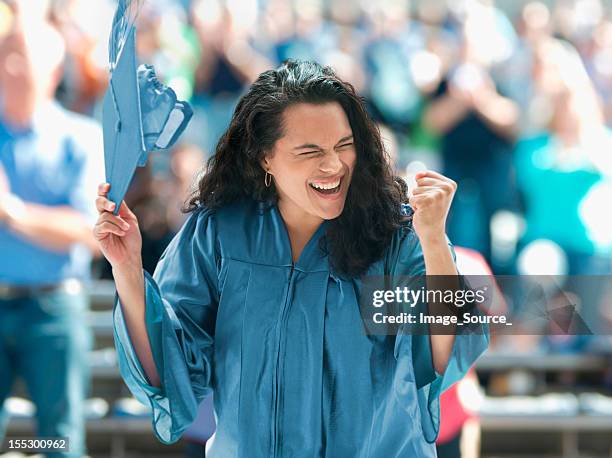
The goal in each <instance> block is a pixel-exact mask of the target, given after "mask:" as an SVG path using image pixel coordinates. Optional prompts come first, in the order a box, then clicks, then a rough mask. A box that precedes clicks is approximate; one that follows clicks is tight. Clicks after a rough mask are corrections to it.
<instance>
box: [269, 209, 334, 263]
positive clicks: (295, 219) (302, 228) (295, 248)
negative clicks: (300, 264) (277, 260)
mask: <svg viewBox="0 0 612 458" xmlns="http://www.w3.org/2000/svg"><path fill="white" fill-rule="evenodd" d="M278 209H279V211H280V214H281V217H282V218H283V221H284V222H285V226H286V227H287V232H288V234H289V241H290V242H291V254H292V257H293V262H297V260H298V259H299V258H300V254H302V250H303V249H304V247H305V246H306V244H307V243H308V241H309V240H310V239H311V238H312V236H313V235H314V233H315V232H316V231H317V229H318V228H319V226H320V225H321V224H322V223H323V219H322V218H319V217H317V216H313V215H311V214H310V213H307V212H305V211H304V210H302V209H301V208H299V207H296V206H295V205H293V204H285V203H284V202H283V201H282V200H280V201H279V203H278Z"/></svg>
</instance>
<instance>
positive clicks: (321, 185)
mask: <svg viewBox="0 0 612 458" xmlns="http://www.w3.org/2000/svg"><path fill="white" fill-rule="evenodd" d="M310 185H311V186H312V187H313V188H317V189H334V188H337V187H338V186H339V185H340V180H338V181H334V182H333V183H310Z"/></svg>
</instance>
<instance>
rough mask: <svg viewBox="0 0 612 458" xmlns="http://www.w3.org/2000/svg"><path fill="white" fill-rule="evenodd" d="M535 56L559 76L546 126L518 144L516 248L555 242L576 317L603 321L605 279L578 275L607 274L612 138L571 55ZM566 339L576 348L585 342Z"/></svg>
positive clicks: (560, 48)
mask: <svg viewBox="0 0 612 458" xmlns="http://www.w3.org/2000/svg"><path fill="white" fill-rule="evenodd" d="M538 59H539V60H541V61H543V62H542V63H541V64H540V66H541V67H546V68H549V71H550V72H552V73H553V74H555V75H557V77H558V78H559V79H558V81H557V83H558V84H557V85H556V86H555V87H556V92H554V93H552V92H551V94H550V97H551V99H552V100H551V105H552V116H551V119H550V123H549V126H548V129H547V130H546V131H543V132H540V133H539V134H537V135H531V136H528V137H525V138H523V139H521V141H520V142H519V143H518V145H517V150H516V157H515V162H516V170H517V180H518V185H519V189H520V191H521V194H522V197H523V200H524V205H525V219H526V231H525V233H524V235H523V237H522V240H521V247H524V246H526V245H528V244H530V243H531V242H535V241H538V240H542V239H545V240H549V241H551V242H554V244H556V246H558V247H559V248H560V250H561V254H562V257H563V259H564V260H565V265H566V268H565V272H559V273H560V274H567V275H569V277H568V288H569V289H570V290H572V291H574V292H575V293H576V294H577V296H578V298H580V300H581V302H582V305H581V306H580V305H579V311H580V314H581V316H582V317H583V318H585V319H587V322H588V323H598V322H600V321H601V319H602V318H603V316H602V315H600V312H601V311H602V310H601V311H600V310H599V308H598V304H599V303H600V302H601V299H602V294H603V288H604V287H605V285H604V282H584V281H581V279H580V277H576V276H581V275H607V274H610V273H611V272H612V224H611V223H610V220H609V215H608V214H606V212H605V211H603V209H604V208H607V207H608V206H609V204H610V201H611V200H612V153H611V152H612V133H611V131H610V130H609V129H608V128H607V127H606V125H605V121H604V114H603V110H602V107H601V102H600V99H599V97H598V96H597V94H596V92H595V90H594V88H593V85H592V82H591V80H590V79H589V76H588V74H587V72H586V70H585V68H584V66H583V65H582V63H581V60H580V56H579V55H578V53H577V52H576V50H575V49H574V48H573V47H572V46H571V45H569V44H568V43H564V42H561V41H549V42H547V43H545V44H543V45H542V47H541V48H540V49H539V50H538ZM543 76H544V74H536V75H535V78H542V77H543ZM571 340H572V341H573V342H574V343H573V344H572V348H573V349H574V350H578V349H580V348H582V347H581V346H582V345H583V344H584V343H586V342H587V341H588V339H586V338H578V339H571Z"/></svg>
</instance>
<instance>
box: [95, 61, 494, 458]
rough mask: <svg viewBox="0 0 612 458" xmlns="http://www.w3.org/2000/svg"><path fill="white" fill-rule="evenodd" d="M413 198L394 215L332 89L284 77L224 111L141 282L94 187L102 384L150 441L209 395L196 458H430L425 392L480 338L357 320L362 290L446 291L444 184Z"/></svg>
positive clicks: (352, 119)
mask: <svg viewBox="0 0 612 458" xmlns="http://www.w3.org/2000/svg"><path fill="white" fill-rule="evenodd" d="M417 183H418V187H417V188H416V189H415V190H414V192H413V195H412V197H411V198H410V206H408V205H407V204H406V201H407V200H408V199H407V197H406V186H405V184H403V182H401V181H399V180H396V179H394V177H393V176H392V175H391V172H390V168H389V164H388V163H387V161H386V157H385V153H384V151H383V147H382V143H381V139H380V135H379V132H378V130H377V129H376V128H375V126H374V124H373V123H372V121H371V120H370V119H369V118H368V116H367V114H366V111H365V109H364V105H363V102H362V101H361V99H360V98H359V97H358V96H357V95H356V94H355V91H354V89H353V87H352V86H351V85H350V84H347V83H345V82H342V81H340V80H339V79H338V78H337V77H336V76H335V74H334V73H333V71H332V70H331V69H329V68H327V67H321V66H319V65H317V64H315V63H311V62H295V61H288V62H286V63H285V64H283V65H282V66H281V67H279V68H278V69H276V70H270V71H266V72H264V73H262V74H261V75H260V77H259V78H258V79H257V81H255V83H254V84H253V85H252V87H251V88H250V90H249V92H248V93H247V94H246V95H245V96H244V97H243V98H242V99H241V100H240V102H239V103H238V106H237V107H236V110H235V113H234V116H233V119H232V121H231V123H230V126H229V128H228V130H227V131H226V132H225V134H224V135H223V136H222V138H221V140H220V141H219V144H218V146H217V150H216V154H215V155H214V157H213V158H212V159H211V160H210V162H209V164H208V169H207V171H206V173H205V174H204V175H203V176H202V177H201V179H200V181H199V184H198V188H197V190H196V191H195V193H194V194H193V196H192V197H191V199H190V200H189V204H188V211H189V212H190V213H191V214H190V216H189V219H188V220H187V222H186V223H185V225H184V226H183V228H182V229H181V231H180V233H179V234H178V235H177V236H176V238H175V239H174V240H173V242H172V243H171V244H170V246H169V247H168V249H167V250H166V252H165V254H164V256H163V258H162V260H161V262H160V264H159V265H158V267H157V270H156V271H155V274H154V275H153V277H150V276H149V275H148V274H147V273H146V272H143V270H142V267H141V257H140V248H141V243H140V235H139V232H138V225H137V221H136V218H135V217H134V215H133V214H132V212H131V211H130V210H129V208H128V207H127V206H126V205H125V203H122V204H121V208H120V212H119V216H114V215H113V214H112V213H111V212H112V211H113V208H114V204H113V203H111V202H110V201H108V200H107V199H106V195H107V193H108V185H106V184H103V185H101V186H100V190H99V191H100V192H99V194H100V197H99V198H98V200H97V205H98V209H99V211H100V219H99V221H98V224H97V226H96V229H95V235H96V237H97V239H98V240H99V242H100V246H101V249H102V251H103V253H104V254H105V256H106V257H107V259H108V260H109V261H110V263H111V265H112V267H113V274H114V277H115V282H116V285H117V292H118V298H119V300H118V302H117V305H116V306H115V310H114V317H115V318H114V325H115V342H116V345H117V350H118V355H119V361H120V369H121V373H122V375H123V377H124V379H125V381H126V383H127V384H128V386H129V388H130V389H131V391H132V392H133V393H134V395H135V396H136V397H137V398H138V399H140V400H141V401H142V402H144V403H150V405H151V407H152V409H153V427H154V429H155V432H156V434H157V436H158V438H159V439H160V440H161V441H162V442H164V443H171V442H174V441H176V440H177V439H178V438H179V437H180V435H181V434H182V432H183V431H184V430H185V429H186V428H187V427H188V426H189V424H190V423H191V422H192V421H193V418H194V416H195V414H196V410H197V407H198V404H199V402H200V401H201V400H202V399H203V398H204V397H205V396H206V395H207V394H209V393H211V391H212V392H214V403H215V416H216V420H217V430H216V433H215V435H214V437H213V438H212V439H211V440H210V441H209V444H208V450H207V455H206V456H210V457H266V458H267V457H275V456H277V457H281V456H283V457H284V456H292V457H296V456H300V457H302V456H303V457H313V456H326V457H334V458H336V457H400V456H402V457H404V456H405V457H428V456H435V446H434V440H435V438H436V436H437V433H438V427H439V404H438V399H439V396H440V393H441V392H442V391H443V390H444V389H445V388H446V387H448V386H450V384H452V383H453V382H455V381H457V380H458V379H459V378H461V377H462V376H463V374H464V373H465V372H466V371H467V370H468V368H469V366H470V365H471V363H472V362H473V361H474V360H475V359H476V358H477V357H478V356H479V355H480V354H481V353H482V352H483V351H484V349H485V348H486V345H487V342H488V336H487V335H486V333H485V334H483V333H475V334H471V335H462V336H457V337H455V336H453V335H431V336H429V335H410V334H407V333H402V334H400V335H397V336H396V335H388V336H380V335H367V334H366V333H365V332H364V324H363V322H362V320H361V315H360V308H359V303H358V298H359V296H360V292H361V288H362V286H363V279H364V276H365V275H383V274H387V275H423V274H425V273H427V274H430V275H436V274H446V275H457V270H456V267H455V263H454V259H453V255H454V253H453V251H452V245H451V244H450V242H449V241H448V239H447V237H446V235H445V219H446V215H447V212H448V209H449V206H450V204H451V200H452V196H453V194H454V191H455V184H454V182H452V181H451V180H449V179H448V178H446V177H444V176H442V175H440V174H438V173H435V172H426V173H421V174H420V175H419V176H418V180H417ZM413 209H414V214H412V213H413ZM411 216H412V218H411Z"/></svg>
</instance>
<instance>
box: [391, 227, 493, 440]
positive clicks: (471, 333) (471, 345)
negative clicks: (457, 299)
mask: <svg viewBox="0 0 612 458" xmlns="http://www.w3.org/2000/svg"><path fill="white" fill-rule="evenodd" d="M404 231H405V232H404V237H402V239H401V241H399V242H397V241H396V246H397V248H396V250H395V264H394V265H393V266H392V271H391V275H393V276H406V277H417V276H424V275H425V260H424V258H423V251H422V248H421V244H420V242H419V239H418V237H417V235H416V233H415V232H414V231H413V230H412V229H411V228H410V229H407V228H404ZM446 240H447V243H448V246H449V249H450V250H451V253H452V256H453V260H454V261H455V263H456V261H457V258H456V254H455V250H454V247H453V244H452V242H451V241H450V240H449V239H448V237H446ZM396 278H397V277H396ZM418 306H419V307H421V308H424V307H427V304H425V303H422V304H419V305H418ZM472 313H474V314H475V313H479V312H477V310H476V309H474V310H473V311H472ZM406 329H407V328H406V327H405V325H403V326H401V327H400V329H399V331H398V335H397V337H396V339H398V340H399V341H396V348H398V349H400V351H399V352H396V358H397V360H398V362H399V360H400V358H411V360H412V365H413V368H414V377H415V383H416V387H417V397H418V399H417V401H418V405H419V410H420V414H421V425H422V428H423V435H424V437H425V440H426V441H427V442H429V443H433V442H435V441H436V439H437V437H438V434H439V432H440V395H441V394H442V392H444V391H445V390H446V389H447V388H449V387H450V386H451V385H453V384H454V383H455V382H457V381H459V380H461V379H462V378H463V377H464V375H465V374H466V373H467V372H468V370H469V369H470V367H471V366H472V365H473V364H474V362H475V361H476V360H477V359H478V357H479V356H480V355H481V354H482V353H484V351H485V350H486V349H487V347H488V345H489V329H488V326H487V325H486V324H485V325H477V326H476V327H473V326H462V327H461V328H459V327H458V328H457V329H458V331H457V335H456V336H455V341H454V344H453V349H452V352H451V356H450V359H449V362H448V366H447V368H446V370H445V372H444V374H443V375H440V374H438V373H437V372H436V371H435V369H434V366H433V358H432V352H431V341H430V335H429V334H425V333H415V332H412V331H407V330H406ZM402 339H411V340H412V341H411V342H410V344H409V345H404V344H403V343H402V342H401V340H402ZM402 349H404V351H403V352H402ZM406 349H410V353H411V354H406V353H408V351H406Z"/></svg>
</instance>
